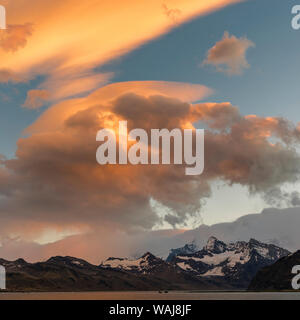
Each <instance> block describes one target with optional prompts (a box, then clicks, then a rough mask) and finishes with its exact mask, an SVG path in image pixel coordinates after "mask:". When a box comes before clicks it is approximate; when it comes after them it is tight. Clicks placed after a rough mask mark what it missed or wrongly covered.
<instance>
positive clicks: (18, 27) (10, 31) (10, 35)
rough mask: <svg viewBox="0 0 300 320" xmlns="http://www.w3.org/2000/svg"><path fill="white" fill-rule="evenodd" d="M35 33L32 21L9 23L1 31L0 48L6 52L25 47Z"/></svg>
mask: <svg viewBox="0 0 300 320" xmlns="http://www.w3.org/2000/svg"><path fill="white" fill-rule="evenodd" d="M32 33H33V25H32V24H31V23H25V24H15V25H8V26H7V29H5V30H1V31H0V48H1V49H2V50H4V51H6V52H15V51H18V50H19V49H21V48H24V47H25V46H26V44H27V40H28V38H29V37H30V36H31V35H32Z"/></svg>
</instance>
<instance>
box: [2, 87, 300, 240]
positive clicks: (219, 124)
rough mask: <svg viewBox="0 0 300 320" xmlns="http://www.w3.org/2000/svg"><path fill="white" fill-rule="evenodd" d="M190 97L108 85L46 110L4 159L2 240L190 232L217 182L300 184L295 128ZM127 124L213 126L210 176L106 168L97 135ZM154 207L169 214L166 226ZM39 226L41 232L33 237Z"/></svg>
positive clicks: (174, 169)
mask: <svg viewBox="0 0 300 320" xmlns="http://www.w3.org/2000/svg"><path fill="white" fill-rule="evenodd" d="M147 85H149V88H148V89H147ZM125 88H126V89H125ZM183 88H184V90H183V91H181V90H182V89H181V86H180V85H179V84H172V83H171V84H168V83H162V84H160V83H151V82H149V83H141V84H140V86H139V84H137V83H124V84H122V83H121V84H115V85H108V86H107V87H104V88H101V89H99V90H97V91H96V92H94V93H92V94H90V95H89V96H88V97H86V98H78V99H72V100H66V101H63V102H61V103H59V104H58V105H55V106H53V107H51V108H50V109H48V110H47V111H46V112H45V113H44V114H43V115H42V116H41V117H40V118H39V119H38V120H37V121H36V123H35V124H33V125H32V126H31V127H30V128H29V130H28V132H27V133H29V135H28V136H27V137H26V138H21V139H19V141H18V149H17V152H16V158H15V159H10V160H6V159H1V162H0V164H1V166H0V177H1V179H0V194H1V203H0V212H2V213H5V215H4V214H2V215H1V216H0V231H1V234H2V235H3V236H6V235H7V236H8V235H9V234H10V233H13V234H15V235H16V234H17V235H20V236H21V237H26V238H28V237H30V239H33V238H40V236H41V232H42V231H43V230H47V228H49V226H50V227H51V228H52V229H55V228H56V226H57V228H61V230H72V229H76V228H77V229H79V232H80V229H82V230H91V231H95V230H100V229H106V230H112V229H114V230H116V229H119V230H122V231H123V232H128V231H129V230H130V231H132V230H136V229H139V230H141V229H142V230H149V229H151V228H152V227H153V226H155V225H157V224H159V223H161V221H164V222H167V223H169V224H171V225H173V226H184V223H185V221H186V219H187V217H189V216H191V215H196V216H197V214H198V212H199V210H200V209H201V205H202V202H203V201H204V200H205V199H206V198H207V197H209V196H210V195H211V183H212V182H213V181H215V180H223V181H225V182H227V183H228V184H235V183H237V184H241V185H243V186H246V187H248V189H249V191H250V192H253V193H261V194H265V193H268V192H269V190H270V189H272V188H274V187H278V186H280V185H281V184H283V183H286V182H295V181H297V179H299V176H300V171H299V168H300V156H299V154H298V153H297V152H296V151H295V149H294V148H292V146H293V145H294V143H297V144H298V143H299V141H300V135H299V130H298V129H297V128H296V127H295V126H294V125H293V124H292V123H290V122H289V121H287V120H285V119H282V118H271V117H267V118H262V117H255V116H251V117H244V116H242V115H241V114H240V113H239V111H238V109H237V108H236V107H234V106H232V105H231V104H229V103H199V104H195V105H192V104H190V103H187V102H185V101H182V100H180V99H179V98H178V97H179V96H182V97H186V96H190V91H189V90H190V89H188V88H189V86H187V87H185V86H183ZM187 89H188V90H187ZM192 89H194V87H193V86H192ZM159 90H161V91H162V93H159V92H158V91H159ZM203 90H204V91H203V92H204V93H205V89H204V88H203ZM113 92H115V93H116V94H115V95H113ZM192 92H194V91H193V90H192ZM203 92H202V95H203ZM167 94H169V95H171V94H173V95H175V96H176V94H177V95H178V96H177V97H175V98H174V96H168V95H167ZM194 94H196V92H194V93H193V94H192V97H193V98H194V97H195V96H194ZM119 120H127V121H128V126H129V128H144V129H145V130H148V129H149V128H169V129H172V128H182V129H183V128H186V127H189V128H192V127H193V123H194V122H197V121H201V122H203V123H205V125H206V126H207V130H206V135H205V171H204V173H203V175H201V176H196V177H195V176H186V175H185V173H184V170H185V167H184V166H175V165H169V166H164V165H158V166H151V165H149V166H142V165H137V166H132V165H124V166H122V165H107V166H99V165H98V164H97V162H96V150H97V147H98V143H97V142H96V140H95V139H96V138H95V137H96V133H97V131H98V130H99V129H101V128H113V129H115V128H116V127H117V126H118V121H119ZM266 132H267V134H266ZM270 138H274V139H276V143H273V141H270ZM151 199H153V200H155V201H156V202H158V203H160V204H162V205H163V206H165V207H167V208H168V212H167V213H166V214H165V215H164V216H163V217H160V216H158V214H157V212H156V211H155V210H154V209H153V207H152V206H151ZM32 221H34V222H35V228H30V227H29V228H26V227H25V226H30V225H31V222H32Z"/></svg>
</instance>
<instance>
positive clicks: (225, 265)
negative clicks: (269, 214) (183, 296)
mask: <svg viewBox="0 0 300 320" xmlns="http://www.w3.org/2000/svg"><path fill="white" fill-rule="evenodd" d="M172 253H174V250H173V251H171V254H172ZM289 253H290V252H289V251H288V250H285V249H282V248H280V247H277V246H275V245H273V244H264V243H262V242H259V241H257V240H254V239H250V241H249V242H245V241H238V242H236V243H230V244H225V243H224V242H222V241H220V240H218V239H217V238H215V237H210V238H209V239H208V241H207V244H206V245H205V246H204V247H203V249H202V250H199V251H196V252H194V253H191V254H184V253H182V251H180V250H179V251H178V255H173V257H172V258H171V259H170V261H171V262H172V263H174V264H176V266H178V267H179V268H181V269H182V270H184V271H187V272H190V273H192V274H194V275H196V276H198V277H223V278H224V279H226V281H228V282H230V283H231V284H235V285H236V286H241V287H245V286H246V285H247V284H248V283H249V281H250V280H251V279H252V277H253V276H254V275H255V273H256V272H257V271H258V270H259V269H260V268H261V267H264V266H267V265H270V264H272V263H274V262H275V261H277V260H278V259H280V258H281V257H284V256H287V255H288V254H289Z"/></svg>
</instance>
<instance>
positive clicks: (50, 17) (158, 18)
mask: <svg viewBox="0 0 300 320" xmlns="http://www.w3.org/2000/svg"><path fill="white" fill-rule="evenodd" d="M238 2H240V0H205V1H197V0H190V1H188V2H187V1H185V0H175V1H173V3H172V6H174V7H176V8H177V9H176V10H180V12H181V16H180V23H184V22H186V21H188V20H190V19H192V18H194V17H196V16H201V15H205V14H208V13H210V12H212V11H215V10H218V9H221V8H223V7H225V6H227V5H231V4H234V3H238ZM32 8H34V10H33V9H32ZM6 10H7V12H10V13H13V14H10V15H9V16H8V24H10V25H11V26H14V27H13V28H12V27H11V28H10V29H9V30H10V31H8V32H10V33H9V34H10V36H8V35H7V36H6V37H5V38H4V39H3V41H2V42H3V46H5V48H6V50H2V51H1V52H0V70H1V69H4V68H5V69H9V70H11V72H12V73H13V74H17V75H19V77H21V78H22V79H28V78H30V79H31V78H35V77H38V76H42V77H43V79H45V81H44V82H43V83H41V84H40V85H39V87H38V88H37V89H41V90H47V91H49V92H50V99H51V100H52V98H53V100H54V101H56V100H57V99H64V98H67V97H71V96H77V95H79V94H83V93H84V92H85V93H86V92H90V91H92V90H94V89H96V88H98V87H100V86H102V85H104V84H105V83H107V80H108V78H110V76H109V77H107V76H108V75H107V74H103V72H101V71H99V70H101V69H100V67H101V66H103V65H104V64H106V63H107V62H109V61H111V60H113V59H115V58H118V57H120V56H123V55H125V54H127V53H129V52H131V51H132V50H134V49H136V48H137V47H139V46H141V45H142V44H144V43H145V42H147V41H150V40H152V39H154V38H157V37H159V36H161V35H162V34H165V33H167V32H168V31H170V30H171V29H172V28H173V27H175V26H174V24H170V21H169V19H166V16H165V15H164V14H162V2H161V0H153V1H143V2H141V1H139V0H129V1H126V3H125V2H124V1H122V0H117V1H113V2H112V1H108V0H87V1H84V2H83V1H81V0H65V1H60V0H43V1H39V0H30V1H18V4H16V3H15V2H14V1H8V3H7V4H6ZM168 10H170V9H168ZM141 12H147V15H144V16H143V19H140V17H141V16H140V15H141ZM172 12H173V11H171V12H169V11H168V14H169V15H170V14H171V16H172V17H173V16H174V14H172ZM24 20H26V21H30V22H31V23H32V25H34V32H33V33H32V30H31V27H30V26H29V25H27V24H25V25H23V27H22V28H21V24H22V23H23V21H24ZM99 21H101V23H99ZM178 23H179V21H178ZM30 34H31V35H30ZM29 35H30V41H28V42H27V44H26V39H27V38H28V36H29ZM25 44H26V46H25ZM21 47H22V50H17V51H16V49H20V48H21ZM8 50H10V51H8ZM12 51H14V52H13V54H12ZM8 79H9V80H10V79H11V78H8ZM0 80H1V78H0ZM5 81H7V78H6V80H5Z"/></svg>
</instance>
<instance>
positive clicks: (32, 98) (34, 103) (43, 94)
mask: <svg viewBox="0 0 300 320" xmlns="http://www.w3.org/2000/svg"><path fill="white" fill-rule="evenodd" d="M48 99H49V92H48V91H47V90H30V91H28V92H27V98H26V101H25V103H24V105H23V107H24V108H27V109H39V108H40V107H42V106H43V105H44V102H45V101H47V100H48Z"/></svg>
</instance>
